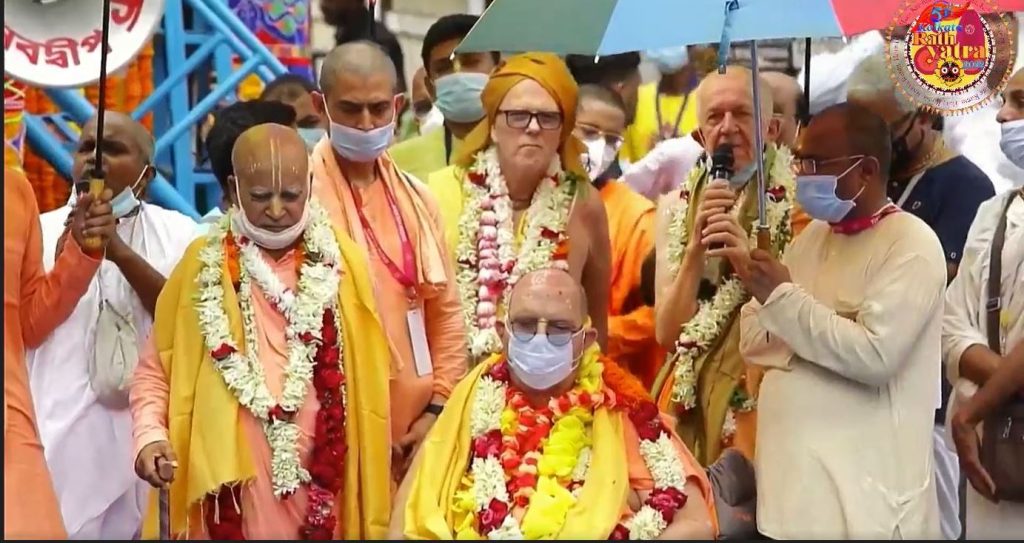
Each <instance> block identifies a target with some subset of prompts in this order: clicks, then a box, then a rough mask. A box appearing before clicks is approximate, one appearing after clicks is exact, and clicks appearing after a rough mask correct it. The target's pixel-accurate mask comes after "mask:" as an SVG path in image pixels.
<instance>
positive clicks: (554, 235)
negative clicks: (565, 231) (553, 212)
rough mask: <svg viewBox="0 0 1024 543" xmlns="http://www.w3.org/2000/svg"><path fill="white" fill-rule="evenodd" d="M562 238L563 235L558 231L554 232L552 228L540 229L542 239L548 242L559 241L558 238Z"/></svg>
mask: <svg viewBox="0 0 1024 543" xmlns="http://www.w3.org/2000/svg"><path fill="white" fill-rule="evenodd" d="M561 236H562V235H561V234H559V233H558V232H557V231H555V230H552V229H550V228H541V229H540V237H542V238H544V239H546V240H549V241H558V238H560V237H561Z"/></svg>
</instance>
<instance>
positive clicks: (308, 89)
mask: <svg viewBox="0 0 1024 543" xmlns="http://www.w3.org/2000/svg"><path fill="white" fill-rule="evenodd" d="M315 90H316V85H314V84H313V82H312V81H310V80H309V79H306V78H305V77H302V76H300V75H296V74H291V73H289V74H285V75H282V76H281V77H279V78H277V79H275V80H273V81H271V82H270V84H268V85H267V87H266V88H265V89H263V93H262V94H260V100H265V101H273V102H281V103H283V104H285V105H289V106H291V107H292V109H294V110H295V126H296V128H297V129H298V131H299V135H300V136H302V141H304V142H306V149H307V150H308V151H312V150H313V147H314V146H315V145H316V144H317V142H319V141H320V140H321V139H323V137H324V136H326V135H327V119H325V118H324V117H323V115H321V114H320V112H318V111H317V109H316V108H315V107H313V92H314V91H315ZM267 122H271V121H267ZM279 124H290V123H279Z"/></svg>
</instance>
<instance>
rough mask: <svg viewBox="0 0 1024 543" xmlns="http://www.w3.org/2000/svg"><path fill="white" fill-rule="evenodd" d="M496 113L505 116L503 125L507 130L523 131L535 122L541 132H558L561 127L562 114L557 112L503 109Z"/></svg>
mask: <svg viewBox="0 0 1024 543" xmlns="http://www.w3.org/2000/svg"><path fill="white" fill-rule="evenodd" d="M498 113H501V114H503V115H505V124H507V125H508V126H509V128H515V129H517V130H523V129H525V128H526V127H528V126H530V125H531V124H532V123H533V120H534V119H536V120H537V126H539V127H540V128H541V130H558V129H559V128H561V127H562V114H561V113H560V112H558V111H525V110H521V109H503V110H499V111H498Z"/></svg>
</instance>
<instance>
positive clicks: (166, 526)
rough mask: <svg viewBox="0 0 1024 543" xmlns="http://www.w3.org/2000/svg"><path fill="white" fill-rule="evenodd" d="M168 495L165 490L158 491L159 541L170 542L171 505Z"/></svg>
mask: <svg viewBox="0 0 1024 543" xmlns="http://www.w3.org/2000/svg"><path fill="white" fill-rule="evenodd" d="M168 494H169V492H168V491H167V489H166V488H161V489H160V541H170V540H171V505H170V498H169V496H168Z"/></svg>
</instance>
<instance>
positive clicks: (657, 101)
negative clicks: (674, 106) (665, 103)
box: [654, 91, 691, 139]
mask: <svg viewBox="0 0 1024 543" xmlns="http://www.w3.org/2000/svg"><path fill="white" fill-rule="evenodd" d="M690 94H691V93H689V92H687V93H686V96H685V97H683V105H682V106H680V107H679V113H677V114H676V122H675V123H674V124H673V125H672V134H671V135H668V136H666V135H665V134H663V133H662V126H663V125H662V123H661V92H660V91H659V92H657V93H655V95H654V114H655V115H656V116H657V118H658V135H659V136H661V137H662V138H663V139H664V138H678V137H679V122H680V121H682V120H683V113H684V112H685V111H686V103H687V102H689V101H690Z"/></svg>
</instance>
